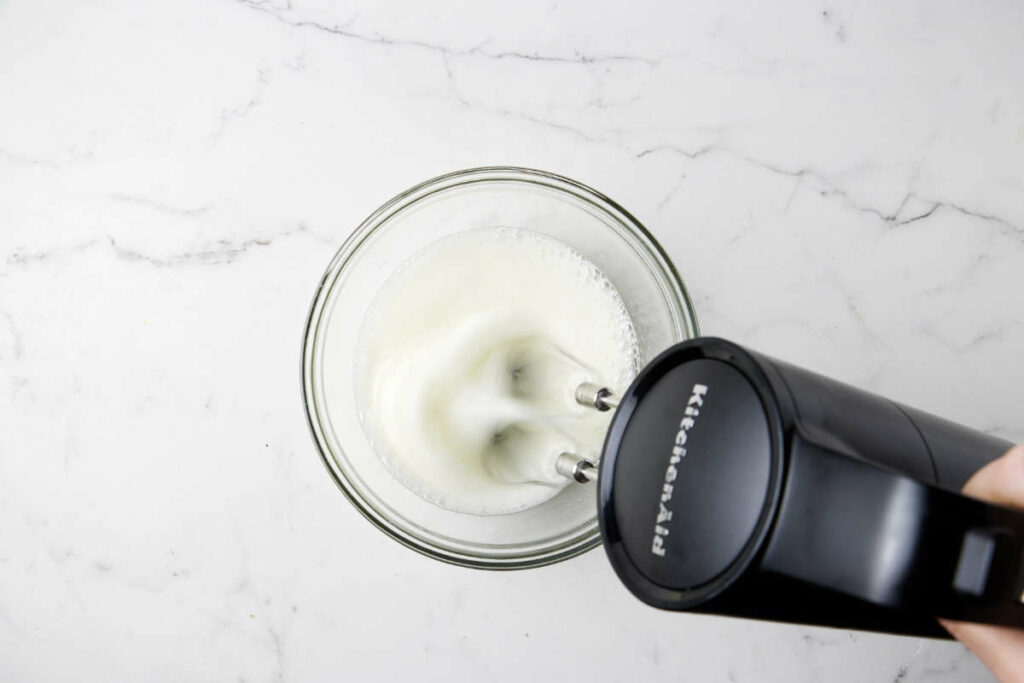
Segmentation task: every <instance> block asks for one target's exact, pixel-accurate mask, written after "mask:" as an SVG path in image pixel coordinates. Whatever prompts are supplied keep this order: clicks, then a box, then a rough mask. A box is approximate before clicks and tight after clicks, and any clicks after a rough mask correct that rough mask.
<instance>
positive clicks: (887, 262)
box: [0, 0, 1024, 683]
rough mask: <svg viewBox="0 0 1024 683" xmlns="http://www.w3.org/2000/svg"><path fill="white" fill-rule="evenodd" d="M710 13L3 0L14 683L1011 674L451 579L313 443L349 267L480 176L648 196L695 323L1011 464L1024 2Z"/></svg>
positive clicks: (0, 311) (1, 122)
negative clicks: (479, 171) (310, 340)
mask: <svg viewBox="0 0 1024 683" xmlns="http://www.w3.org/2000/svg"><path fill="white" fill-rule="evenodd" d="M686 5H687V6H684V3H668V2H642V1H638V2H632V3H603V4H601V5H597V4H595V3H591V2H583V1H582V0H570V1H563V2H550V1H548V0H544V1H537V2H534V1H532V0H526V1H524V2H517V3H502V4H500V5H496V6H490V7H485V6H484V3H472V2H462V3H455V2H449V3H416V2H410V1H404V2H391V3H355V2H328V1H327V0H219V1H215V0H206V1H199V0H185V1H182V2H155V1H151V2H116V1H110V2H96V3H74V2H70V1H69V0H53V1H51V0H42V1H35V0H8V1H6V2H2V3H0V103H2V104H0V678H2V679H4V680H10V681H15V680H17V681H29V680H40V681H42V680H46V681H57V680H146V681H228V680H237V681H302V680H329V679H335V680H337V679H343V678H344V679H350V680H374V679H376V680H381V679H384V678H387V679H390V680H399V679H400V678H401V677H406V678H410V679H424V680H457V681H476V680H488V681H512V680H523V679H527V680H529V679H534V680H552V679H555V678H556V677H560V678H565V679H566V680H585V679H589V680H624V681H626V680H628V681H637V680H701V681H755V680H756V681H787V682H788V681H819V680H835V681H885V682H889V681H900V682H902V683H909V682H911V681H976V680H980V679H984V678H985V677H986V675H987V674H985V672H984V670H983V669H982V667H981V666H980V664H978V663H977V662H976V661H975V660H974V659H973V657H972V656H971V655H970V654H969V653H967V652H966V651H965V650H964V649H963V648H962V647H961V646H959V645H958V644H956V643H943V642H937V641H924V640H919V639H912V638H899V637H890V636H881V635H869V634H863V633H852V632H845V631H831V630H820V629H814V628H806V627H796V626H783V625H775V624H762V623H751V622H744V621H737V620H728V619H721V618H715V617H702V616H693V615H679V614H669V613H663V612H659V611H656V610H653V609H650V608H648V607H646V606H644V605H642V604H641V603H639V602H638V601H636V600H634V599H633V598H632V597H631V596H629V595H628V594H627V592H626V591H625V589H624V588H623V587H622V586H621V585H620V584H619V583H618V581H617V580H616V578H615V577H614V575H613V573H612V571H611V569H610V567H609V566H608V564H607V562H606V560H605V558H604V556H603V554H602V553H601V552H599V551H598V552H592V553H589V554H588V555H585V556H583V557H580V558H577V559H574V560H572V561H570V562H565V563H563V564H560V565H557V566H553V567H549V568H545V569H540V570H534V571H528V572H518V573H486V572H477V571H471V570H465V569H460V568H456V567H451V566H446V565H442V564H440V563H436V562H433V561H431V560H427V559H425V558H422V557H420V556H419V555H417V554H415V553H413V552H411V551H409V550H406V549H405V548H402V547H400V546H399V545H397V544H396V543H394V542H392V541H390V540H389V539H388V538H386V537H385V536H384V535H383V534H381V533H379V532H378V531H377V530H376V529H374V528H373V527H372V526H371V525H370V524H368V523H367V522H366V521H364V520H363V519H362V518H361V517H360V516H359V515H358V514H357V513H356V511H355V510H354V509H353V508H352V507H351V506H350V505H349V504H348V502H347V501H346V500H345V498H344V497H343V496H342V495H341V494H340V493H339V492H338V491H337V489H336V488H335V485H334V483H333V482H332V481H331V479H330V478H329V477H328V475H327V473H326V471H325V469H324V467H323V465H322V464H321V463H320V461H319V459H318V457H317V455H316V452H315V450H314V447H313V444H312V441H311V439H310V436H309V434H308V431H307V428H306V424H305V422H304V416H303V410H302V402H301V398H300V388H299V378H298V377H299V372H298V370H299V349H300V343H301V336H302V329H303V324H304V322H305V316H306V312H307V307H308V305H309V302H310V300H311V298H312V296H313V293H314V289H315V287H316V285H317V282H318V280H319V278H320V276H321V273H322V271H323V268H324V267H325V266H326V264H327V262H328V261H329V260H330V258H331V256H332V254H333V252H334V250H335V249H336V248H337V246H338V245H339V244H340V243H341V242H342V241H343V240H344V239H345V237H346V236H347V235H348V233H349V232H350V231H351V230H352V229H353V228H354V227H355V226H356V225H357V224H358V223H359V222H360V221H361V220H362V219H363V218H364V217H365V216H366V215H367V214H368V213H369V212H370V211H372V210H373V209H374V208H376V206H378V205H379V204H380V203H382V202H383V201H384V200H386V199H388V198H389V197H390V196H392V195H393V194H395V193H396V192H398V191H400V190H402V189H404V188H406V187H408V186H410V185H412V184H414V183H416V182H418V181H420V180H424V179H426V178H429V177H431V176H434V175H437V174H440V173H443V172H446V171H451V170H454V169H458V168H464V167H470V166H479V165H491V164H511V165H523V166H531V167H536V168H542V169H546V170H550V171H555V172H558V173H562V174H565V175H568V176H570V177H573V178H576V179H579V180H581V181H583V182H585V183H587V184H589V185H592V186H593V187H595V188H597V189H599V190H601V191H603V192H605V193H607V194H609V195H610V196H612V197H613V198H615V199H616V200H617V201H619V202H620V203H621V204H623V205H624V206H626V207H627V208H628V209H629V210H630V211H632V212H633V213H634V214H636V215H637V216H638V217H639V218H640V220H641V221H643V222H644V223H645V224H646V225H648V226H649V228H650V229H651V231H652V232H653V233H654V234H655V235H656V236H657V237H658V238H659V239H660V240H661V241H662V242H663V243H664V245H665V246H666V248H667V250H668V251H669V253H670V255H671V256H672V258H673V259H674V261H675V263H676V264H677V266H678V267H679V269H680V271H681V273H682V274H683V277H684V279H685V280H686V282H687V285H688V287H689V288H690V292H691V294H692V295H693V298H694V301H695V304H696V307H697V311H698V315H699V317H700V321H701V324H702V327H703V330H704V331H705V332H707V333H713V334H718V335H722V336H727V337H731V338H734V339H736V340H738V341H742V342H744V343H747V344H749V345H751V346H753V347H754V348H758V349H760V350H763V351H766V352H769V353H771V354H774V355H778V356H781V357H783V358H788V359H792V360H796V361H798V362H800V363H802V364H804V365H806V366H808V367H811V368H813V369H816V370H819V371H822V372H825V373H828V374H831V375H834V376H836V377H839V378H841V379H844V380H847V381H850V382H853V383H855V384H858V385H860V386H864V387H866V388H869V389H871V390H874V391H878V392H881V393H884V394H887V395H890V396H892V397H893V398H896V399H898V400H901V401H903V402H906V403H909V404H911V405H916V406H919V407H921V408H924V409H926V410H931V411H933V412H936V413H939V414H941V415H944V416H947V417H950V418H954V419H957V420H959V421H962V422H965V423H967V424H970V425H972V426H975V427H978V428H981V429H984V430H986V431H990V432H994V433H997V434H1000V435H1002V436H1005V437H1007V438H1011V439H1015V440H1024V414H1022V413H1021V412H1020V410H1021V402H1020V397H1021V389H1020V387H1021V386H1024V363H1022V362H1021V349H1022V348H1024V298H1022V290H1024V88H1022V80H1021V74H1022V71H1021V64H1022V63H1024V42H1022V41H1021V39H1020V36H1021V35H1022V29H1024V5H1021V4H1020V3H1019V2H1013V1H1012V0H1006V1H1003V2H986V3H979V4H976V5H972V6H970V8H968V6H967V5H965V4H964V3H945V2H943V3H936V2H930V1H928V0H912V1H911V2H905V3H889V4H886V3H875V5H876V6H875V7H874V8H873V9H872V8H870V7H867V6H863V5H857V6H856V7H854V6H845V4H843V3H834V4H832V3H826V4H821V3H814V2H806V3H805V2H795V1H794V2H784V3H759V2H739V3H734V2H725V3H723V2H704V3H688V4H686Z"/></svg>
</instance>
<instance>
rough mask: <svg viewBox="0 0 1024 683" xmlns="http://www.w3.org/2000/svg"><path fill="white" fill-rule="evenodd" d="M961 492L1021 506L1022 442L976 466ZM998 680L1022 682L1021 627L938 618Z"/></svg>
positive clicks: (1023, 637)
mask: <svg viewBox="0 0 1024 683" xmlns="http://www.w3.org/2000/svg"><path fill="white" fill-rule="evenodd" d="M964 493H966V494H967V495H969V496H972V497H974V498H980V499H981V500H986V501H989V502H992V503H998V504H1000V505H1005V506H1007V507H1014V508H1021V509H1024V445H1018V446H1014V447H1013V448H1011V449H1010V450H1009V451H1008V452H1007V453H1006V454H1005V455H1003V456H1002V457H1001V458H999V459H998V460H994V461H993V462H990V463H989V464H988V465H986V466H985V467H982V468H981V469H980V470H978V471H977V472H976V473H975V474H974V476H973V477H971V478H970V480H969V481H968V482H967V483H966V484H965V485H964ZM939 621H940V622H941V623H942V625H943V626H944V627H945V628H946V630H947V631H949V632H950V633H951V634H952V635H953V637H954V638H956V639H957V640H959V641H960V642H961V643H963V644H964V645H966V646H967V647H968V648H969V649H970V650H971V652H973V653H974V654H975V655H977V657H978V659H980V660H981V662H982V663H983V664H984V665H985V666H987V667H988V668H989V670H990V671H991V672H992V673H993V674H994V675H995V677H996V678H997V679H999V680H1000V681H1001V682H1002V683H1021V682H1024V630H1022V629H1016V628H1009V627H1006V626H990V625H988V624H974V623H971V622H967V621H950V620H947V619H940V620H939Z"/></svg>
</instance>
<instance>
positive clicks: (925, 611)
mask: <svg viewBox="0 0 1024 683" xmlns="http://www.w3.org/2000/svg"><path fill="white" fill-rule="evenodd" d="M576 398H577V401H579V402H580V403H583V404H586V405H589V406H591V407H594V408H596V409H600V410H608V409H611V408H613V407H617V410H616V413H615V415H614V417H613V419H612V422H611V425H610V427H609V431H608V435H607V438H606V440H605V444H604V449H603V455H602V458H601V461H600V465H599V468H598V467H597V466H596V465H595V463H592V462H590V461H588V460H584V459H580V458H577V457H575V456H572V455H570V454H563V455H562V456H561V457H560V458H559V461H558V463H557V468H558V471H559V472H561V473H562V474H563V475H565V476H567V477H571V478H573V479H576V480H577V481H590V480H595V479H596V481H597V488H598V494H597V495H598V506H599V512H598V516H599V520H600V527H601V537H602V540H603V543H604V547H605V550H606V551H607V554H608V558H609V559H610V560H611V563H612V565H613V566H614V568H615V571H616V572H617V574H618V576H619V578H620V579H621V580H622V581H623V583H624V584H625V585H626V586H627V587H628V588H629V590H630V591H632V592H633V594H634V595H636V596H637V597H638V598H640V599H641V600H643V601H644V602H646V603H648V604H651V605H654V606H656V607H660V608H665V609H671V610H689V611H695V612H705V613H712V614H720V615H732V616H738V617H747V618H754V619H768V620H773V621H784V622H797V623H806V624H817V625H823V626H835V627H842V628H853V629H863V630H872V631H883V632H889V633H901V634H908V635H924V636H931V637H949V636H948V634H946V632H945V631H944V630H943V629H942V628H941V627H940V626H939V625H938V623H937V622H936V620H935V617H944V618H949V619H960V620H967V621H976V622H987V623H992V624H1004V625H1010V626H1017V627H1024V512H1021V511H1016V510H1011V509H1008V508H1005V507H1001V506H999V505H994V504H990V503H984V502H981V501H979V500H975V499H973V498H969V497H966V496H963V495H961V494H959V493H958V491H959V490H960V488H961V487H962V486H963V484H964V483H965V482H966V481H967V479H968V478H969V477H970V476H971V475H972V474H973V473H974V472H975V471H977V470H978V469H980V468H981V467H982V466H984V465H985V464H986V463H988V462H990V461H992V460H994V459H995V458H997V457H998V456H1000V455H1001V454H1002V453H1003V452H1005V451H1006V450H1007V449H1008V448H1009V447H1010V445H1011V444H1009V443H1008V442H1006V441H1003V440H1001V439H998V438H995V437H992V436H989V435H986V434H983V433H981V432H977V431H974V430H972V429H969V428H967V427H964V426H961V425H958V424H954V423H952V422H949V421H946V420H943V419H940V418H938V417H935V416H933V415H929V414H927V413H924V412H921V411H919V410H915V409H913V408H910V407H907V406H904V405H900V404H898V403H895V402H893V401H890V400H888V399H886V398H883V397H881V396H877V395H874V394H870V393H867V392H865V391H861V390H859V389H856V388H854V387H851V386H848V385H845V384H842V383H840V382H837V381H835V380H832V379H829V378H827V377H823V376H821V375H817V374H814V373H812V372H809V371H807V370H803V369H801V368H798V367H795V366H793V365H789V364H788V363H784V362H781V361H778V360H775V359H772V358H769V357H767V356H764V355H761V354H759V353H756V352H753V351H750V350H748V349H746V348H744V347H742V346H739V345H737V344H734V343H731V342H728V341H725V340H723V339H715V338H700V339H694V340H690V341H687V342H683V343H681V344H678V345H676V346H673V347H672V348H670V349H668V350H667V351H665V352H664V353H662V354H661V355H660V356H658V357H657V358H655V359H654V360H653V361H652V362H651V363H650V364H648V365H647V366H646V367H645V368H644V369H643V370H642V371H641V372H640V374H639V376H638V377H637V378H636V380H635V381H634V382H633V384H632V385H631V386H630V388H629V389H628V390H627V391H626V392H625V394H624V395H622V396H621V397H615V396H613V395H612V394H611V392H610V391H608V390H607V389H603V388H601V387H598V386H594V385H589V384H585V385H582V386H581V387H580V388H579V390H578V391H577V394H576ZM598 469H599V475H598Z"/></svg>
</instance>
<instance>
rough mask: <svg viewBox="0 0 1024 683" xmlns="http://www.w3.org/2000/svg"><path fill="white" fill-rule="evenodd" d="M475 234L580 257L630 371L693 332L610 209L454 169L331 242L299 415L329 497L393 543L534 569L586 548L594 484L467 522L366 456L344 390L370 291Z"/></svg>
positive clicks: (512, 179)
mask: <svg viewBox="0 0 1024 683" xmlns="http://www.w3.org/2000/svg"><path fill="white" fill-rule="evenodd" d="M481 227H525V228H529V229H531V230H534V231H537V232H541V233H545V234H547V235H549V236H551V237H554V238H555V239H557V240H561V241H562V242H563V243H565V244H567V245H569V246H571V247H572V248H573V249H575V250H576V251H578V252H580V253H581V254H582V255H583V256H585V257H586V258H587V259H589V260H590V261H592V262H593V263H594V264H595V265H597V267H598V268H600V269H601V270H602V271H603V272H604V274H605V275H606V276H608V278H609V279H610V280H611V281H612V283H614V285H615V287H616V288H617V289H618V291H619V293H620V295H621V296H622V299H623V301H624V302H625V304H626V308H627V309H628V311H629V314H630V315H631V316H632V318H633V323H634V325H635V327H636V332H637V337H638V340H639V344H640V362H641V363H647V362H648V361H650V360H651V359H652V358H653V357H654V356H655V355H657V354H658V353H659V352H661V351H662V350H664V349H665V348H666V347H668V346H670V345H672V344H674V343H676V342H678V341H681V340H684V339H689V338H691V337H694V336H696V335H697V320H696V317H695V316H694V312H693V306H692V304H691V302H690V299H689V297H688V296H687V294H686V289H685V288H684V287H683V283H682V280H681V279H680V277H679V275H678V273H676V271H675V268H673V266H672V263H671V262H670V261H669V259H668V257H667V256H666V255H665V254H664V252H663V251H662V250H661V247H660V246H659V245H658V243H657V242H656V241H655V239H654V238H653V237H652V236H651V235H650V233H648V232H647V230H645V229H644V227H643V226H642V225H641V224H640V223H639V222H638V221H637V220H636V219H635V218H633V217H632V216H631V215H629V213H627V212H626V211H625V210H624V209H623V208H622V207H620V206H618V205H617V204H616V203H615V202H613V201H611V200H610V199H608V198H607V197H605V196H603V195H601V194H600V193H598V192H595V191H594V190H592V189H590V188H589V187H586V186H584V185H581V184H580V183H577V182H575V181H573V180H569V179H568V178H563V177H561V176H557V175H554V174H552V173H545V172H543V171H536V170H531V169H525V168H507V167H493V168H476V169H469V170H465V171H458V172H456V173H450V174H448V175H444V176H441V177H439V178H435V179H433V180H429V181H427V182H425V183H422V184H420V185H417V186H416V187H413V188H411V189H409V190H407V191H405V192H403V193H401V194H400V195H398V196H397V197H395V198H394V199H392V200H391V201H389V202H387V203H386V204H384V205H383V206H382V207H380V208H379V209H377V210H376V211H375V212H374V213H373V214H372V215H371V216H370V217H369V218H367V219H366V220H365V221H363V223H362V225H360V226H359V228H358V229H356V231H355V232H354V233H353V234H352V235H351V236H350V237H349V238H348V240H346V241H345V243H344V244H343V245H342V246H341V248H340V249H339V250H338V253H337V254H336V255H335V257H334V259H333V260H332V261H331V263H330V265H329V266H328V268H327V272H326V273H325V274H324V277H323V280H322V281H321V283H320V287H319V289H318V290H317V293H316V298H315V300H314V301H313V306H312V308H311V309H310V313H309V320H308V323H307V326H306V336H305V342H304V344H303V352H302V383H303V396H304V401H305V407H306V415H307V418H308V420H309V426H310V429H311V430H312V432H313V438H314V440H315V441H316V445H317V448H318V449H319V451H320V455H321V457H322V458H323V461H324V463H325V464H326V465H327V468H328V470H329V471H330V473H331V475H332V476H333V477H334V480H335V481H336V482H337V483H338V486H339V487H340V488H341V490H342V492H343V493H344V494H345V495H346V496H348V498H349V500H351V501H352V504H353V505H355V506H356V508H357V509H358V510H359V511H360V512H361V513H363V515H365V516H366V517H367V519H369V520H370V521H371V522H373V523H374V524H376V525H377V526H378V527H379V528H380V529H381V530H383V531H384V532H386V533H387V534H389V535H390V536H392V537H393V538H394V539H396V540H398V541H399V542H401V543H403V544H405V545H407V546H409V547H410V548H413V549H414V550H417V551H419V552H421V553H423V554H425V555H429V556H430V557H434V558H437V559H439V560H443V561H446V562H451V563H454V564H460V565H465V566H471V567H479V568H488V569H521V568H526V567H535V566H540V565H544V564H549V563H552V562H557V561H559V560H564V559H566V558H569V557H572V556H574V555H578V554H580V553H582V552H584V551H586V550H589V549H590V548H593V547H595V546H596V545H598V544H599V543H600V535H599V532H598V527H597V518H596V516H597V505H596V493H595V485H593V484H570V485H568V486H566V487H565V489H563V490H562V491H561V492H560V493H559V494H558V495H557V496H555V497H554V498H552V499H551V500H549V501H547V502H545V503H543V504H541V505H538V506H536V507H533V508H529V509H527V510H523V511H521V512H516V513H512V514H505V515H490V516H479V515H469V514H462V513H457V512H453V511H450V510H445V509H443V508H440V507H438V506H436V505H433V504H432V503H429V502H427V501H425V500H423V499H422V498H420V497H419V496H417V495H416V494H414V493H412V492H411V491H410V490H408V489H407V488H406V487H405V486H403V485H402V484H401V483H400V482H399V481H397V480H396V479H395V478H394V477H393V476H392V475H391V473H390V472H389V471H388V469H387V468H386V467H385V465H384V463H383V462H382V461H381V460H380V459H379V458H378V457H377V455H376V453H375V452H374V450H373V448H372V447H371V445H370V442H369V440H368V438H367V436H366V434H365V433H364V431H363V427H362V425H361V423H360V421H359V409H360V406H359V405H357V401H356V396H355V391H354V389H353V377H354V369H353V362H354V359H355V353H354V351H355V345H356V338H357V336H358V333H359V328H360V321H361V320H362V319H363V316H364V314H365V312H366V310H367V307H368V306H369V304H370V301H371V300H372V299H373V296H374V295H375V294H376V292H377V290H378V289H379V287H380V285H381V284H382V283H383V282H384V281H385V280H387V279H388V277H389V276H390V275H391V274H392V273H393V272H394V271H395V269H396V268H398V267H399V266H401V265H402V264H403V263H404V262H405V261H407V260H408V259H409V258H410V257H412V256H413V255H414V254H416V253H417V252H418V251H419V250H420V249H422V248H423V247H425V246H426V245H428V244H430V243H431V242H434V241H435V240H437V239H439V238H441V237H444V236H446V235H449V234H452V233H455V232H459V231H462V230H468V229H473V228H481Z"/></svg>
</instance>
